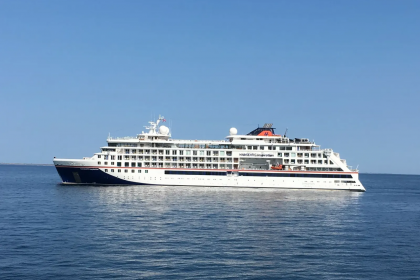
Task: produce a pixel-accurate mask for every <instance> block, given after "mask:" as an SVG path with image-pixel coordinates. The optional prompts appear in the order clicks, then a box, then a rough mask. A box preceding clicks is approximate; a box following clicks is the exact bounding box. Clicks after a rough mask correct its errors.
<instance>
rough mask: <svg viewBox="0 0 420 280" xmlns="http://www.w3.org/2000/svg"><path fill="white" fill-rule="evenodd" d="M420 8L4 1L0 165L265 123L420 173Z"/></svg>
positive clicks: (380, 164) (359, 158)
mask: <svg viewBox="0 0 420 280" xmlns="http://www.w3.org/2000/svg"><path fill="white" fill-rule="evenodd" d="M419 15H420V1H408V0H407V1H243V0H240V1H0V96H1V102H0V118H1V122H0V131H1V135H2V137H0V146H1V147H3V149H2V152H1V153H0V162H25V163H51V162H52V158H53V157H54V156H56V157H63V158H81V157H83V156H91V155H92V154H93V153H94V152H97V151H99V147H100V146H103V145H106V141H105V140H106V137H107V135H108V133H111V135H112V136H127V135H133V136H134V135H136V134H137V133H140V132H141V131H142V130H144V128H143V126H144V125H146V124H147V122H148V121H149V120H150V119H151V116H153V115H154V116H157V115H159V114H162V115H164V116H165V117H166V119H167V120H168V121H170V122H171V124H172V135H173V137H174V138H178V139H179V138H181V139H223V138H224V137H225V136H226V135H227V134H228V132H229V128H230V127H233V126H234V127H236V128H237V129H238V131H239V133H244V134H246V133H248V132H249V131H251V130H252V129H254V128H255V127H256V126H257V125H258V124H260V125H262V124H263V123H264V122H272V123H274V127H276V128H277V132H278V133H284V130H285V129H286V127H287V128H288V129H289V133H288V134H289V136H290V137H305V138H309V139H311V140H313V139H314V140H315V141H316V142H317V143H318V144H321V146H322V147H324V148H332V149H334V150H335V151H336V152H339V153H340V155H341V156H342V157H343V158H345V159H347V162H348V163H349V164H350V165H353V166H354V167H355V166H357V165H359V168H360V171H361V172H381V173H382V172H384V173H404V174H420V165H419V164H418V158H419V156H420V152H419V151H420V149H419V147H418V141H419V139H420V130H419V127H420V125H419V120H420V104H419V103H420V102H419V101H420V96H419V95H420V52H419V50H420V28H419V27H420V16H419Z"/></svg>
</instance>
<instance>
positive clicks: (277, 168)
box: [271, 164, 283, 170]
mask: <svg viewBox="0 0 420 280" xmlns="http://www.w3.org/2000/svg"><path fill="white" fill-rule="evenodd" d="M271 169H273V170H282V169H283V165H281V164H279V165H276V166H274V165H273V166H271Z"/></svg>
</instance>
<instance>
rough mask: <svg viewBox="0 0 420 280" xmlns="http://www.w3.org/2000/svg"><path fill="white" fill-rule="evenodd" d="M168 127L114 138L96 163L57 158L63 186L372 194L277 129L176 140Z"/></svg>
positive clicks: (304, 142) (336, 161)
mask: <svg viewBox="0 0 420 280" xmlns="http://www.w3.org/2000/svg"><path fill="white" fill-rule="evenodd" d="M165 121H166V120H165V119H164V117H162V116H159V118H158V120H157V121H151V122H149V125H148V126H145V127H146V129H147V131H146V132H142V133H141V134H138V135H137V136H135V137H122V138H114V137H108V139H107V146H104V147H101V148H100V151H99V152H98V153H95V154H94V155H93V156H92V157H84V158H83V159H61V158H54V160H53V161H54V165H55V167H56V169H57V171H58V174H59V175H60V177H61V179H62V181H63V184H98V185H170V186H206V187H207V186H209V187H241V188H242V187H244V188H245V187H247V188H288V189H327V190H348V191H365V188H364V187H363V185H362V183H361V182H360V181H359V172H358V170H357V169H352V168H351V167H350V166H347V163H346V160H345V159H342V158H340V155H339V154H338V153H336V152H334V151H333V150H332V149H321V147H320V146H319V145H316V144H315V143H314V142H311V141H309V140H308V139H306V138H294V139H292V138H288V137H287V136H286V135H279V134H276V133H275V131H274V128H273V127H272V124H271V123H267V124H264V125H263V126H262V127H259V126H258V127H257V128H256V129H254V130H253V131H251V132H249V133H248V134H238V131H237V129H236V128H230V130H229V135H228V136H226V138H225V139H224V140H176V139H172V138H171V133H170V129H169V128H168V127H167V126H165V125H162V123H163V122H165Z"/></svg>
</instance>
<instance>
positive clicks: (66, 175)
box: [55, 166, 143, 185]
mask: <svg viewBox="0 0 420 280" xmlns="http://www.w3.org/2000/svg"><path fill="white" fill-rule="evenodd" d="M55 168H56V169H57V172H58V174H59V175H60V177H61V180H62V181H63V183H64V184H98V185H143V184H141V183H135V182H131V181H126V180H123V179H120V178H116V177H113V176H110V175H108V174H107V173H105V172H103V171H101V170H99V169H94V168H92V169H89V168H73V167H60V166H56V167H55Z"/></svg>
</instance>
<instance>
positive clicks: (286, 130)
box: [284, 127, 288, 137]
mask: <svg viewBox="0 0 420 280" xmlns="http://www.w3.org/2000/svg"><path fill="white" fill-rule="evenodd" d="M287 130H288V128H287V127H286V131H285V132H284V137H286V134H287Z"/></svg>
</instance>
